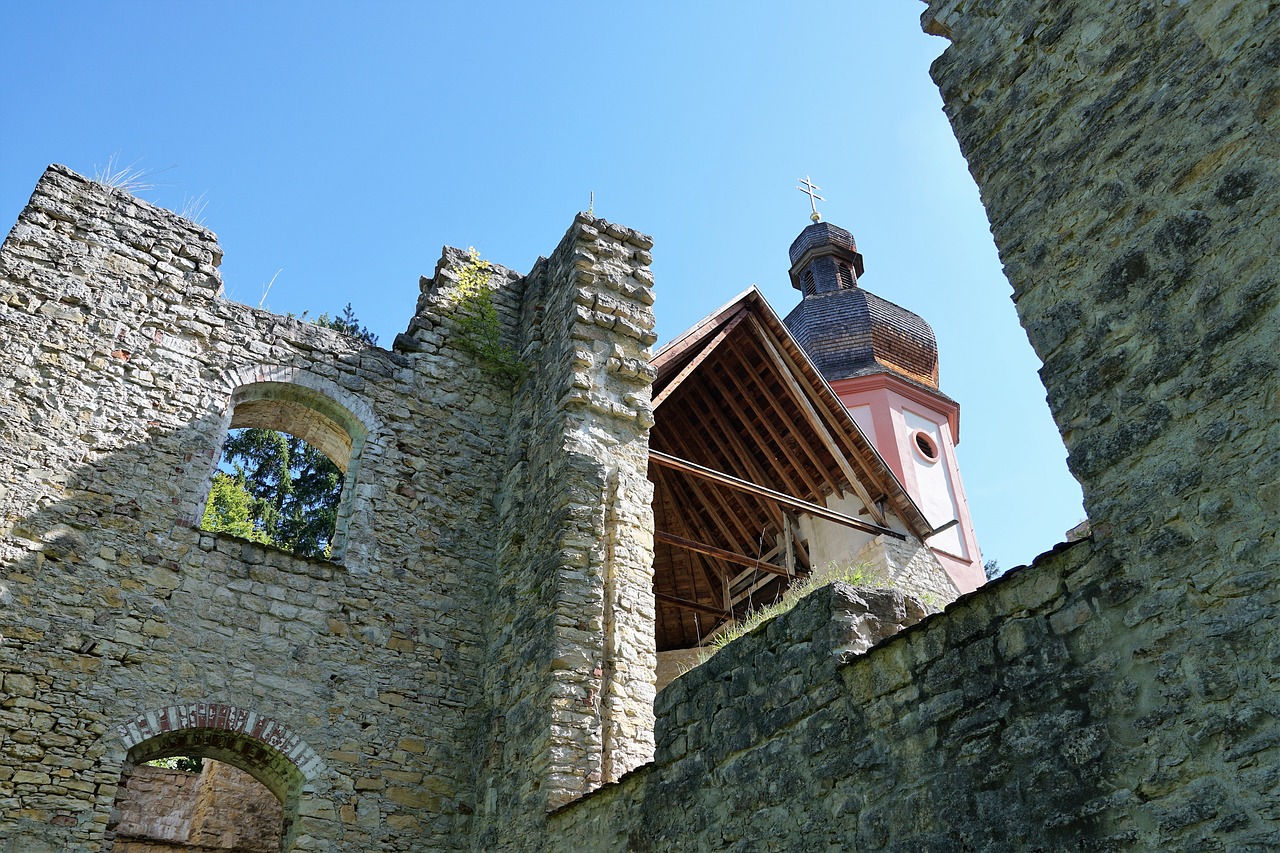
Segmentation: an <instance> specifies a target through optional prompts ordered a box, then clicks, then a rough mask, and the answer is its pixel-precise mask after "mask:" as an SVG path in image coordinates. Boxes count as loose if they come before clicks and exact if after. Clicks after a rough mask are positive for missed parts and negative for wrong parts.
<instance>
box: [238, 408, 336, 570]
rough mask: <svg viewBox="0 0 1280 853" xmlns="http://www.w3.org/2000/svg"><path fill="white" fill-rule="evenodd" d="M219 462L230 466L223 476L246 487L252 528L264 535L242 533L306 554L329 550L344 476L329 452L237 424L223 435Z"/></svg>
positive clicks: (277, 434)
mask: <svg viewBox="0 0 1280 853" xmlns="http://www.w3.org/2000/svg"><path fill="white" fill-rule="evenodd" d="M222 464H223V465H224V466H230V467H231V469H232V470H233V471H234V475H232V476H229V477H227V479H229V480H232V481H233V482H235V483H236V484H238V485H241V486H242V488H243V489H244V492H245V494H246V495H247V496H248V498H249V500H250V516H251V523H252V527H253V530H254V532H255V533H259V534H261V535H262V536H263V537H264V539H257V538H256V537H254V536H249V537H246V538H251V539H255V541H265V542H267V543H269V544H272V545H275V546H276V547H277V548H283V549H284V550H286V551H292V552H293V553H295V554H301V555H303V556H307V557H323V556H325V555H326V554H327V553H328V548H329V540H330V538H331V537H332V536H333V525H334V522H335V521H336V520H337V516H338V498H339V497H341V495H342V481H343V477H342V472H341V471H339V470H338V466H337V465H334V464H333V462H332V461H331V460H330V459H329V458H328V457H327V456H325V455H324V454H323V453H321V452H320V451H319V450H316V449H315V448H314V447H312V446H311V445H310V444H307V443H306V442H305V441H303V440H302V439H300V438H298V437H296V436H292V435H289V434H288V433H283V432H278V431H276V430H273V429H241V430H235V431H234V432H232V433H231V434H230V435H228V436H227V441H226V443H225V444H224V445H223V446H222ZM226 532H228V533H234V531H231V530H227V531H226ZM235 535H242V534H239V533H236V534H235Z"/></svg>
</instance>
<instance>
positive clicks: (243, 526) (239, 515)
mask: <svg viewBox="0 0 1280 853" xmlns="http://www.w3.org/2000/svg"><path fill="white" fill-rule="evenodd" d="M200 526H201V527H203V528H204V529H205V530H212V531H215V532H218V533H230V534H231V535H232V536H239V537H241V538H243V539H251V540H253V541H254V542H262V543H264V544H270V543H271V540H270V539H269V538H268V537H267V534H266V533H265V532H264V531H262V530H259V529H258V528H257V527H255V526H254V505H253V496H252V495H251V494H249V489H248V487H247V486H246V485H245V481H244V480H243V479H242V478H240V477H233V476H231V475H230V474H227V473H226V472H223V471H219V472H218V473H216V474H214V475H213V487H212V488H211V489H210V490H209V502H208V503H207V504H205V506H204V518H203V519H201V521H200Z"/></svg>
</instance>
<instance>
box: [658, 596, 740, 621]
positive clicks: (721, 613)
mask: <svg viewBox="0 0 1280 853" xmlns="http://www.w3.org/2000/svg"><path fill="white" fill-rule="evenodd" d="M653 597H654V598H655V599H657V600H658V601H661V602H663V603H665V604H670V605H672V606H673V607H679V608H680V609H681V610H692V611H693V612H694V613H706V614H709V615H711V616H718V617H719V618H721V619H730V618H732V617H733V614H732V613H730V612H729V611H727V610H721V609H720V608H719V607H712V606H710V605H708V604H699V603H698V602H696V601H687V600H686V599H683V598H676V597H675V596H674V595H665V594H664V593H661V592H655V593H654V594H653Z"/></svg>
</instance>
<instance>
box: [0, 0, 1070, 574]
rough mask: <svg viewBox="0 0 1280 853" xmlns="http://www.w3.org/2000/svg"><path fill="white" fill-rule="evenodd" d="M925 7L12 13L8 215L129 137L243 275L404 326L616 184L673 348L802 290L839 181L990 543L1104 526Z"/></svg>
mask: <svg viewBox="0 0 1280 853" xmlns="http://www.w3.org/2000/svg"><path fill="white" fill-rule="evenodd" d="M923 8H924V6H923V4H921V3H916V2H912V1H911V0H894V2H883V1H882V0H881V2H872V0H854V2H788V3H781V2H777V3H764V2H734V3H729V2H680V3H677V2H655V3H650V4H622V3H613V4H604V3H598V2H597V3H559V2H549V3H480V2H471V3H462V2H456V3H444V2H439V3H431V2H420V3H409V2H397V3H392V2H381V3H379V2H365V3H360V4H349V5H348V4H339V3H325V2H310V3H305V4H304V3H272V2H264V3H248V2H243V3H212V2H210V3H198V2H186V3H131V2H116V3H111V4H101V3H75V2H59V3H9V4H4V7H3V9H2V10H0V47H2V49H0V109H3V114H4V115H5V116H6V120H5V125H6V126H5V130H4V132H3V134H0V230H4V229H6V228H7V226H8V224H9V223H12V222H13V221H14V219H15V218H16V216H17V214H18V212H19V211H20V210H21V208H22V206H23V205H24V204H25V203H26V200H27V198H28V196H29V195H30V192H31V188H32V187H33V185H34V184H35V182H36V180H37V179H38V177H39V175H40V173H41V171H42V170H43V169H44V167H45V166H46V165H47V164H49V163H51V162H59V163H64V164H66V165H68V166H70V167H71V168H73V169H76V170H77V171H80V172H82V173H85V174H90V175H91V174H92V173H93V171H94V169H95V166H103V165H105V164H106V163H107V160H108V158H110V157H112V156H113V155H115V156H116V157H117V159H118V160H119V161H120V162H123V163H125V164H130V163H135V162H136V163H137V165H138V166H139V167H140V168H147V169H152V170H156V172H157V173H156V174H155V175H154V176H153V178H152V180H153V181H154V182H156V183H157V184H158V186H156V187H155V188H154V189H152V190H150V191H144V192H140V193H139V195H141V196H142V197H143V198H146V199H148V200H150V201H153V202H155V203H158V204H160V205H163V206H166V207H170V208H174V209H181V207H182V206H183V204H184V201H185V200H186V199H198V198H203V201H204V208H203V214H202V221H203V223H204V224H205V225H206V226H208V227H209V228H211V229H213V230H214V231H215V232H217V233H218V235H219V238H220V239H221V242H222V246H223V249H224V251H225V260H224V262H223V266H222V274H223V280H224V282H225V285H226V290H227V294H228V295H229V296H230V297H231V298H234V299H237V300H239V301H241V302H247V303H250V304H258V302H259V301H260V300H261V299H262V297H263V291H264V288H265V287H266V286H267V283H268V282H270V281H271V280H272V278H273V276H274V278H275V281H274V284H273V285H272V286H271V289H270V292H269V293H268V294H267V296H266V305H267V307H270V308H271V309H272V310H275V311H280V312H284V311H292V312H295V313H300V312H302V311H304V310H310V311H311V313H312V314H317V313H320V312H322V311H327V312H329V313H335V312H337V311H339V310H341V308H342V306H343V305H345V304H346V303H347V302H351V303H352V304H353V305H354V307H355V309H356V312H357V314H358V315H359V317H360V318H361V320H362V321H363V322H364V323H365V324H366V325H368V326H370V327H371V328H372V329H373V330H374V331H375V332H376V333H377V334H378V335H379V336H380V338H381V340H382V343H383V344H384V345H390V343H391V340H392V339H393V338H394V336H395V334H396V333H397V332H399V331H402V330H403V329H404V328H405V326H406V325H407V324H408V321H409V318H410V316H411V315H412V312H413V308H414V301H415V298H416V295H417V290H418V277H419V276H420V275H423V274H430V273H431V272H432V270H433V269H434V267H435V261H436V259H437V258H438V257H439V254H440V247H441V246H442V245H444V244H449V245H454V246H461V247H466V246H475V247H476V248H478V249H479V250H480V252H481V253H482V254H483V255H484V257H486V258H488V259H490V260H493V261H496V262H498V263H501V264H504V265H506V266H509V267H512V268H515V269H517V270H521V271H524V270H528V269H529V267H530V266H532V264H533V262H534V260H535V259H536V258H537V257H538V256H539V255H540V254H547V253H549V252H550V251H551V250H552V249H553V248H554V247H555V245H556V243H557V242H558V241H559V238H560V236H561V235H562V234H563V233H564V231H565V229H567V228H568V226H569V224H570V222H571V221H572V217H573V214H574V212H575V211H577V210H581V209H585V208H586V207H587V204H588V199H589V194H590V193H592V192H594V193H595V213H596V214H597V215H599V216H603V217H605V218H607V219H611V220H614V221H617V222H621V223H623V224H626V225H629V226H631V227H634V228H638V229H640V230H643V231H646V232H648V233H649V234H652V235H653V236H654V239H655V241H656V245H655V248H654V265H653V271H654V275H655V277H656V280H657V293H658V303H657V305H656V311H657V315H658V323H659V326H658V331H659V333H660V334H661V336H662V340H663V341H665V340H669V339H670V338H672V337H674V336H676V335H678V334H679V333H680V332H681V331H683V330H684V329H685V328H687V327H688V326H690V325H692V324H693V323H695V322H696V321H697V320H699V319H700V318H701V317H702V316H704V315H705V314H706V313H708V312H709V311H711V310H712V309H714V308H715V307H717V306H719V305H721V304H723V303H724V302H725V301H727V300H728V299H729V298H731V297H732V296H734V295H735V294H736V293H738V292H739V291H741V290H742V289H744V288H745V287H746V286H748V285H750V284H757V285H759V287H760V288H761V290H762V291H763V292H764V294H765V296H766V297H767V298H768V299H769V301H770V302H771V303H772V304H773V306H774V308H775V309H776V310H777V311H778V312H779V314H785V313H786V312H787V311H788V310H789V309H790V308H791V306H792V305H793V304H794V303H795V301H796V299H797V294H796V292H795V291H794V290H793V289H792V288H791V287H790V284H789V281H788V278H787V266H788V262H787V246H788V245H789V244H790V242H791V240H792V239H793V238H794V237H795V235H796V234H797V233H798V232H799V231H800V229H802V228H803V227H804V226H805V225H807V224H808V214H809V206H808V199H807V198H806V197H805V196H804V195H802V194H801V193H799V192H797V191H796V190H795V185H796V180H797V179H798V178H801V177H803V176H805V175H811V176H812V178H813V180H814V182H815V183H816V184H818V185H820V186H821V187H822V188H823V191H822V194H823V195H824V196H826V198H827V201H826V202H825V203H822V204H820V205H819V208H820V209H821V211H822V213H823V216H824V218H825V219H827V220H828V221H830V222H833V223H835V224H837V225H840V226H842V227H844V228H847V229H849V230H850V231H852V232H853V234H854V236H855V238H856V239H857V241H858V247H859V249H860V251H861V252H862V253H863V255H864V256H865V259H866V274H865V275H864V276H863V278H862V279H861V281H860V284H862V285H863V286H865V287H866V288H867V289H869V290H871V291H873V292H874V293H876V294H878V295H880V296H882V297H884V298H886V299H889V300H891V301H894V302H897V303H899V304H901V305H903V306H905V307H907V308H910V309H911V310H913V311H915V312H917V313H919V314H921V315H922V316H923V317H924V318H925V319H926V320H928V321H930V322H931V323H932V325H933V327H934V331H935V333H936V334H937V337H938V343H939V348H940V350H941V359H942V388H943V390H944V391H946V392H947V393H948V394H949V395H951V396H952V397H954V398H955V399H957V400H959V401H960V404H961V407H962V408H961V423H962V428H961V444H960V448H959V453H960V461H961V470H962V473H963V476H964V480H965V487H966V489H967V491H968V497H969V503H970V506H971V509H972V512H973V516H974V520H975V524H976V526H977V531H978V538H979V542H980V544H981V545H982V549H983V552H984V555H985V556H986V557H988V558H995V559H997V560H999V562H1000V563H1001V565H1002V566H1004V567H1005V568H1008V567H1011V566H1013V565H1017V564H1019V563H1024V562H1028V561H1030V559H1031V558H1032V557H1034V556H1035V555H1036V554H1037V553H1039V552H1040V551H1043V550H1046V549H1048V548H1049V547H1051V546H1052V545H1053V544H1054V543H1056V542H1058V541H1060V540H1061V538H1062V534H1063V532H1064V531H1066V530H1067V529H1068V528H1070V527H1072V526H1073V525H1075V524H1076V523H1077V522H1078V521H1080V520H1081V519H1082V518H1083V517H1084V514H1083V510H1082V509H1081V507H1080V491H1079V487H1078V486H1077V485H1076V483H1075V481H1074V480H1073V479H1072V478H1071V476H1070V475H1069V474H1068V472H1067V469H1066V464H1065V451H1064V450H1063V447H1062V442H1061V440H1060V438H1059V437H1058V433H1057V430H1056V428H1055V427H1054V425H1053V422H1052V420H1051V418H1050V416H1049V412H1048V409H1047V407H1046V405H1045V402H1044V388H1043V386H1042V385H1041V384H1040V381H1039V378H1038V377H1037V375H1036V370H1037V369H1038V368H1039V366H1040V365H1039V361H1038V360H1037V359H1036V357H1035V355H1034V353H1033V352H1032V351H1031V349H1030V347H1029V345H1028V344H1027V342H1026V337H1025V335H1024V333H1023V332H1022V330H1021V329H1020V328H1019V326H1018V325H1017V319H1016V316H1015V314H1014V310H1013V305H1012V303H1011V301H1010V299H1009V294H1010V292H1011V291H1010V288H1009V285H1008V283H1007V281H1006V280H1005V279H1004V276H1003V274H1002V272H1001V267H1000V262H999V258H998V256H997V253H996V250H995V247H994V245H993V243H992V240H991V236H990V232H989V230H988V225H987V221H986V217H985V214H984V212H983V209H982V206H981V204H980V202H979V199H978V192H977V189H976V187H975V186H974V184H973V181H972V179H971V178H970V177H969V174H968V171H967V168H966V166H965V163H964V160H963V158H962V157H961V155H960V152H959V149H958V146H957V145H956V142H955V140H954V138H953V137H952V135H951V132H950V128H949V125H948V124H947V121H946V118H945V116H944V115H943V113H942V103H941V99H940V97H939V95H938V92H937V89H936V87H935V86H934V85H933V83H932V81H931V80H930V79H929V75H928V67H929V64H930V62H931V61H932V60H933V58H934V57H936V56H937V55H938V54H939V53H940V52H941V51H942V50H943V49H944V48H945V46H946V43H945V42H944V41H943V40H942V39H938V38H934V37H930V36H925V35H923V34H921V32H920V28H919V23H918V16H919V14H920V12H921V11H922V10H923Z"/></svg>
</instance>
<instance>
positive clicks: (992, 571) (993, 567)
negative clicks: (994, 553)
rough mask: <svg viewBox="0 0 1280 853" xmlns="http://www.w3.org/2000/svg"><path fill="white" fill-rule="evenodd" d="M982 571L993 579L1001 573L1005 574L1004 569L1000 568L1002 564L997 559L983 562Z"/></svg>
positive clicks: (990, 579) (988, 577)
mask: <svg viewBox="0 0 1280 853" xmlns="http://www.w3.org/2000/svg"><path fill="white" fill-rule="evenodd" d="M982 571H983V572H985V573H986V575H987V580H989V581H993V580H995V579H996V578H998V577H1000V575H1002V574H1004V570H1003V569H1001V568H1000V564H999V563H998V562H996V561H995V560H987V561H986V562H985V563H983V564H982Z"/></svg>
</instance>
